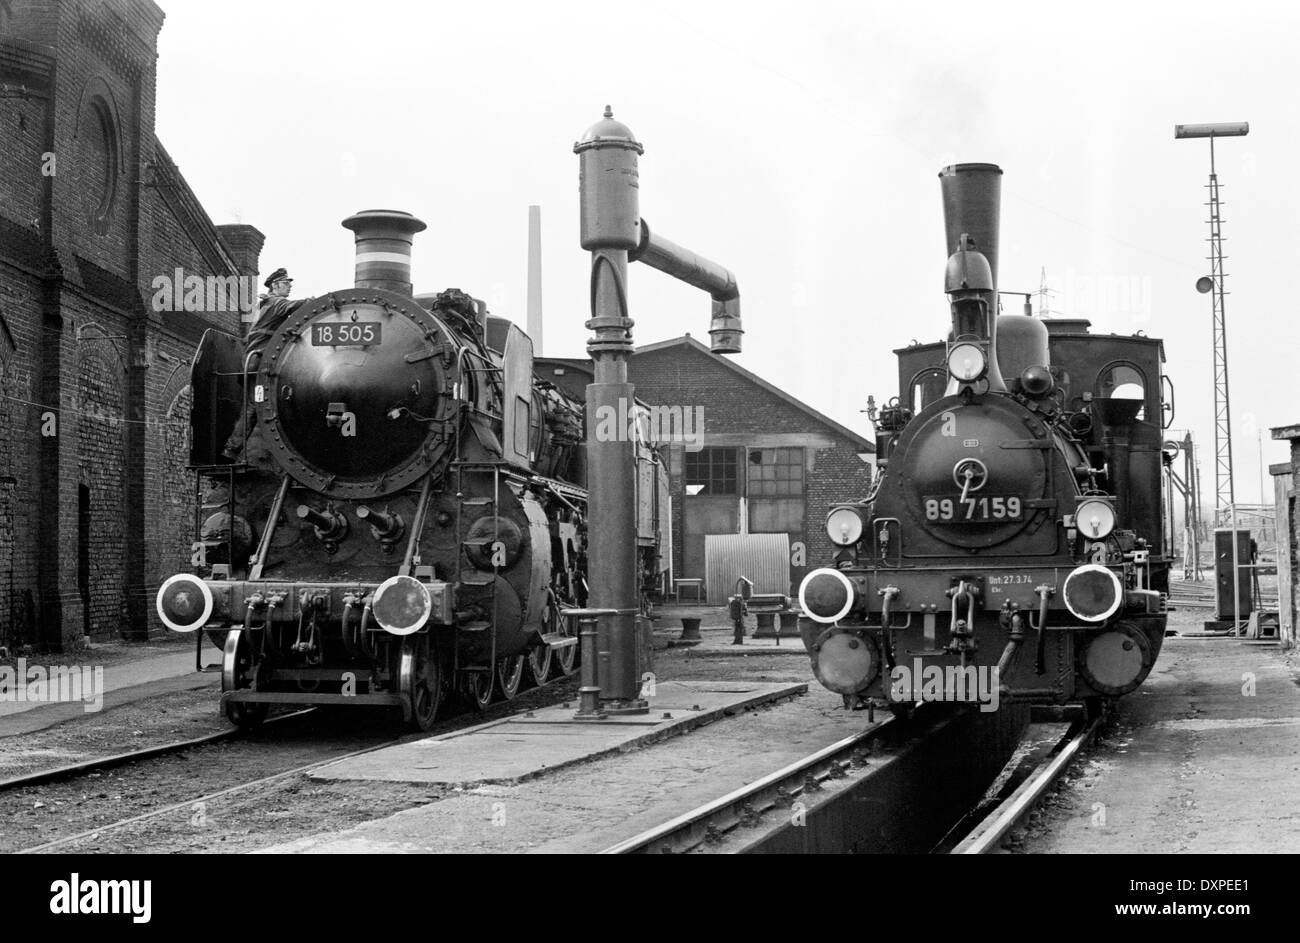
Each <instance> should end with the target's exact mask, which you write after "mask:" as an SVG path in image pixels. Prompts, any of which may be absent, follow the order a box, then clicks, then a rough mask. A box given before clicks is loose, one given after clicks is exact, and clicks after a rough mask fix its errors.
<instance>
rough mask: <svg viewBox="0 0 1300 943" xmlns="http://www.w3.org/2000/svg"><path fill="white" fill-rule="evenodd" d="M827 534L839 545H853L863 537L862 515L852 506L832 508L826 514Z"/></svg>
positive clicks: (832, 541)
mask: <svg viewBox="0 0 1300 943" xmlns="http://www.w3.org/2000/svg"><path fill="white" fill-rule="evenodd" d="M826 536H827V537H829V538H830V539H831V543H833V544H835V545H836V546H837V547H851V546H853V545H854V544H855V543H857V542H858V540H859V539H860V538H861V537H862V516H861V515H860V514H858V512H857V511H856V510H855V509H853V508H851V507H839V508H832V509H831V513H830V514H828V515H827V516H826Z"/></svg>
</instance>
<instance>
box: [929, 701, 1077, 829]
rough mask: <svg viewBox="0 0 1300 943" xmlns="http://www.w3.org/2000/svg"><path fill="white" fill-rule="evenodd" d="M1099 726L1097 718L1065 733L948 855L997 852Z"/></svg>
mask: <svg viewBox="0 0 1300 943" xmlns="http://www.w3.org/2000/svg"><path fill="white" fill-rule="evenodd" d="M1100 723H1101V719H1100V718H1094V719H1093V720H1091V721H1089V722H1086V723H1084V724H1082V726H1081V727H1079V729H1078V731H1077V732H1074V733H1073V734H1071V732H1070V731H1067V732H1066V734H1065V736H1064V737H1062V738H1061V742H1060V744H1059V745H1058V747H1057V748H1056V749H1055V750H1053V751H1052V754H1051V755H1050V756H1049V757H1047V758H1046V759H1044V760H1043V762H1042V763H1040V764H1039V765H1038V768H1037V769H1035V770H1034V772H1033V773H1032V774H1031V775H1030V776H1029V778H1028V779H1026V780H1025V781H1024V782H1022V783H1021V784H1020V785H1019V787H1017V788H1016V790H1015V791H1014V792H1013V793H1012V794H1011V795H1009V796H1008V797H1007V798H1006V799H1005V800H1004V801H1003V802H1001V803H999V804H998V806H997V808H996V809H994V810H993V811H992V812H990V813H989V814H988V815H987V816H986V817H985V818H984V819H983V820H982V821H981V822H980V823H979V824H978V825H976V826H975V827H974V828H973V829H971V831H970V833H969V834H967V836H966V837H965V838H963V839H962V840H961V841H960V842H958V843H957V844H956V845H955V846H954V847H953V849H952V851H950V852H949V854H953V855H983V854H988V853H989V852H990V851H992V850H993V849H994V848H996V847H997V845H998V842H1000V841H1001V840H1002V839H1003V837H1005V836H1006V834H1007V832H1009V831H1011V829H1012V828H1014V827H1015V825H1016V823H1017V822H1019V821H1020V820H1021V819H1022V818H1024V817H1025V814H1026V813H1027V812H1029V810H1030V809H1031V808H1033V806H1034V804H1035V803H1037V802H1038V800H1039V799H1041V798H1042V796H1043V793H1045V792H1046V791H1047V789H1048V787H1050V786H1051V785H1052V784H1053V783H1055V782H1056V781H1057V780H1058V779H1059V778H1060V776H1061V774H1062V773H1064V772H1065V770H1066V767H1068V766H1069V765H1070V762H1071V761H1072V760H1073V759H1074V758H1075V757H1076V756H1078V754H1079V751H1080V750H1082V749H1083V747H1084V746H1085V745H1086V744H1087V743H1088V741H1090V740H1091V739H1092V737H1093V735H1094V734H1095V733H1096V732H1097V727H1098V725H1099V724H1100ZM1067 738H1068V739H1067Z"/></svg>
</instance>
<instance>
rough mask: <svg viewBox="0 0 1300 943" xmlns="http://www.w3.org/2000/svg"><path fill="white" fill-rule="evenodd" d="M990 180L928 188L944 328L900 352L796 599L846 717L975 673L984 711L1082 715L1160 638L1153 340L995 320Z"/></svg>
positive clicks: (1120, 683) (990, 169)
mask: <svg viewBox="0 0 1300 943" xmlns="http://www.w3.org/2000/svg"><path fill="white" fill-rule="evenodd" d="M1001 176H1002V171H1001V169H1000V168H998V167H997V166H995V165H992V164H958V165H955V166H951V167H947V168H945V169H944V170H943V171H942V172H941V173H940V181H941V185H942V195H943V209H944V222H945V230H946V239H947V250H948V253H949V257H948V263H947V268H946V271H945V276H944V277H945V291H946V293H947V295H948V299H949V303H950V308H951V320H952V323H951V332H950V334H949V336H948V339H947V341H946V342H942V343H932V344H916V343H915V342H914V343H913V346H910V347H907V348H903V349H899V350H896V351H895V354H896V355H897V357H898V363H899V395H898V397H897V398H895V399H892V400H891V401H890V402H889V403H888V404H887V405H886V406H885V407H884V408H882V409H880V410H878V411H875V410H873V416H872V418H873V420H874V425H875V433H876V440H877V452H876V454H877V462H878V467H879V468H880V470H881V473H880V474H879V476H878V477H877V479H876V481H875V482H874V484H873V487H872V490H871V493H870V494H868V495H866V496H865V497H864V498H863V499H861V500H858V501H853V502H846V503H843V504H837V505H834V506H833V507H832V508H831V509H830V512H829V515H828V517H827V525H826V526H827V532H828V534H829V536H830V539H831V541H832V543H833V544H835V545H836V546H838V547H839V548H841V549H840V550H839V551H838V552H837V553H836V554H835V557H834V559H833V560H832V561H829V563H830V565H828V566H824V567H822V568H819V569H817V570H814V571H813V572H811V573H809V574H808V575H807V576H806V577H805V578H804V580H803V582H802V584H801V585H800V588H799V601H800V604H801V606H802V608H803V612H804V617H803V618H801V620H800V630H801V635H802V636H803V640H804V643H805V645H806V646H807V648H808V651H809V653H810V655H811V658H812V667H813V671H814V673H815V675H816V677H817V679H818V681H819V682H820V683H821V684H822V685H824V686H825V687H826V688H828V689H830V690H831V691H834V692H836V693H839V694H841V695H843V697H844V701H845V704H846V706H849V707H860V706H864V705H870V706H875V705H881V706H885V705H887V706H889V707H891V708H892V709H894V710H895V711H896V712H898V713H909V712H910V710H911V709H912V708H913V707H914V706H915V704H916V703H918V702H921V701H925V700H949V701H972V700H977V699H980V700H983V698H981V697H977V691H978V689H979V687H980V683H979V673H980V672H983V673H984V674H985V675H986V676H987V677H989V678H991V679H992V681H993V684H994V685H995V689H994V690H995V694H994V696H998V695H1000V696H1002V697H1008V696H1009V697H1011V698H1016V699H1022V700H1027V701H1030V702H1066V701H1084V702H1085V703H1087V704H1088V705H1089V706H1090V707H1092V708H1094V709H1096V708H1098V707H1100V705H1101V703H1102V701H1103V699H1105V698H1108V697H1116V696H1119V695H1123V694H1127V693H1129V692H1131V691H1133V690H1135V689H1136V688H1137V687H1138V686H1139V685H1140V684H1141V683H1142V682H1143V680H1144V679H1145V678H1146V676H1147V674H1148V672H1149V671H1150V670H1151V667H1152V665H1153V664H1154V663H1155V660H1156V657H1157V655H1158V654H1159V652H1160V647H1161V644H1162V642H1163V640H1164V635H1165V621H1166V610H1165V600H1166V599H1167V596H1168V579H1169V565H1170V560H1169V557H1168V555H1167V548H1166V546H1165V535H1164V533H1163V517H1162V510H1161V468H1162V452H1161V424H1162V420H1164V421H1165V422H1164V424H1165V425H1166V426H1167V425H1168V422H1170V421H1172V385H1170V384H1169V382H1168V379H1167V378H1166V377H1165V376H1164V375H1163V374H1162V364H1163V362H1164V351H1163V345H1162V343H1161V342H1160V341H1159V340H1157V339H1154V338H1149V337H1145V336H1143V335H1142V334H1141V333H1139V334H1137V335H1134V336H1132V337H1121V336H1117V335H1113V334H1112V335H1101V334H1093V333H1090V332H1089V331H1088V327H1089V323H1088V322H1087V321H1085V320H1080V319H1068V320H1067V319H1056V320H1043V319H1038V318H1034V317H1032V316H1030V315H1029V314H1028V312H1026V314H1023V315H1022V314H1005V315H1002V314H999V313H998V302H997V299H998V295H997V261H998V256H997V250H998V241H997V240H998V214H999V199H1000V189H1001ZM1166 389H1167V390H1168V391H1169V403H1168V404H1167V403H1166V401H1165V392H1166Z"/></svg>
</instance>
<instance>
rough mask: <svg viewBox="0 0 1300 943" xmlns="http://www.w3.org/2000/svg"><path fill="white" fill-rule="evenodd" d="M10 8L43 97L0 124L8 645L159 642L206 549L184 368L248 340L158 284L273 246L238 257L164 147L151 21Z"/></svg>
mask: <svg viewBox="0 0 1300 943" xmlns="http://www.w3.org/2000/svg"><path fill="white" fill-rule="evenodd" d="M11 9H12V18H11V20H10V22H9V23H8V24H7V29H6V30H5V31H4V32H3V33H0V81H2V82H4V83H5V84H6V85H9V86H21V87H23V88H25V89H27V90H28V91H27V94H25V95H24V96H22V97H18V98H11V99H6V100H5V102H4V103H3V104H4V107H3V108H0V133H3V138H4V141H5V144H4V147H2V148H0V318H3V320H4V329H0V644H22V643H29V644H43V645H45V646H47V647H50V648H58V647H60V646H66V645H68V644H71V643H74V642H75V640H76V639H78V638H80V636H81V635H82V634H83V631H84V630H85V629H86V628H88V629H89V631H90V632H91V634H92V635H99V636H109V635H116V634H119V633H122V634H127V633H132V634H136V635H139V634H141V633H143V632H145V631H147V630H152V629H159V627H158V626H157V624H156V616H154V615H153V605H152V597H153V593H154V591H155V590H156V588H157V585H158V584H159V583H160V582H161V581H162V579H164V578H165V577H166V576H168V575H170V574H171V573H174V572H176V571H177V570H178V569H181V568H184V567H186V566H187V565H188V560H189V545H190V540H191V539H192V534H191V531H192V527H193V503H192V495H193V483H192V481H191V480H190V475H189V473H188V472H186V471H185V468H184V465H185V463H186V461H187V460H188V418H189V392H188V381H189V371H188V364H189V362H190V360H191V359H192V357H193V354H194V348H195V345H196V343H197V341H198V339H199V337H201V335H202V333H203V330H204V329H205V328H207V327H210V326H216V327H220V328H222V329H224V330H228V331H231V332H234V333H238V332H239V331H240V330H241V327H240V321H239V313H238V311H237V310H235V305H234V304H233V303H231V304H230V305H228V306H224V310H219V311H208V312H192V313H186V312H158V311H153V310H151V305H150V302H151V300H152V297H153V294H154V292H153V287H152V286H153V279H154V277H155V276H157V275H162V274H165V275H167V276H169V277H170V276H172V275H173V274H174V273H175V270H176V269H177V268H180V269H182V270H183V273H184V274H185V275H200V276H203V275H218V276H230V275H237V274H241V273H243V274H251V273H255V272H256V270H257V255H258V252H259V251H260V248H261V239H262V237H261V234H260V233H259V232H257V230H256V229H254V228H253V227H250V226H233V227H229V228H227V230H226V231H227V233H228V235H229V236H230V238H231V241H232V243H233V245H232V246H227V245H226V244H225V243H224V242H223V240H222V237H221V234H220V233H219V232H218V230H217V228H216V227H215V226H214V225H213V224H212V221H211V219H210V218H209V217H208V216H207V214H206V213H205V212H204V210H203V208H202V205H201V204H200V203H199V201H198V199H197V197H196V196H195V195H194V194H193V193H192V192H191V191H190V189H189V187H188V185H187V184H186V183H185V181H184V179H183V178H182V177H181V176H180V174H179V172H178V171H177V170H176V168H175V165H174V164H172V162H171V160H170V158H169V157H168V156H167V154H166V152H165V150H163V148H162V146H161V145H160V144H159V143H158V142H157V140H156V139H155V137H154V133H153V121H154V95H155V92H154V83H155V78H156V55H157V36H158V31H159V29H160V28H161V25H162V18H163V15H162V11H161V10H160V9H159V8H158V7H157V5H156V4H154V3H152V2H151V0H16V2H13V3H11ZM47 153H53V154H54V155H55V161H54V164H53V165H52V168H51V165H50V164H49V163H48V161H44V160H43V155H45V154H47ZM43 167H45V168H46V170H47V171H48V170H49V169H53V170H54V173H53V175H52V176H51V175H49V174H48V173H44V174H43V173H42V168H43ZM141 180H144V181H147V184H146V185H141V183H140V181H141ZM232 302H233V299H232ZM5 329H7V330H5ZM7 337H8V338H11V343H10V344H9V346H8V347H6V338H7ZM47 412H51V413H54V414H55V415H56V417H57V418H56V421H57V433H58V434H57V435H54V436H47V435H42V431H43V424H42V416H43V414H46V413H47ZM44 431H50V429H49V428H48V426H47V427H46V428H45V429H44ZM82 486H84V487H85V488H87V489H88V492H89V499H90V501H89V515H88V517H87V518H86V520H85V521H79V514H78V508H79V498H78V489H79V488H80V487H82ZM79 541H80V543H79ZM82 550H84V551H87V552H86V553H85V556H86V557H88V567H87V568H86V572H85V573H84V574H83V576H84V577H85V578H86V580H87V582H88V585H89V598H90V605H89V607H88V608H86V611H85V612H84V613H83V606H82V602H81V594H80V592H79V587H78V574H79V564H80V563H81V560H80V559H79V558H80V557H81V556H82V554H81V553H79V551H82Z"/></svg>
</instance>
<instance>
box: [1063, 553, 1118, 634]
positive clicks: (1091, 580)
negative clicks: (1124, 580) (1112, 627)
mask: <svg viewBox="0 0 1300 943" xmlns="http://www.w3.org/2000/svg"><path fill="white" fill-rule="evenodd" d="M1061 595H1062V596H1063V597H1064V598H1065V607H1066V608H1067V609H1069V610H1070V612H1072V613H1074V615H1075V616H1076V617H1077V618H1079V619H1082V620H1083V621H1085V622H1101V621H1102V620H1104V619H1109V618H1110V617H1111V616H1112V615H1114V614H1115V610H1116V609H1118V608H1119V606H1120V603H1122V602H1123V601H1124V587H1123V586H1121V585H1120V582H1119V577H1118V576H1116V575H1115V574H1114V573H1113V572H1111V571H1110V570H1108V569H1106V567H1104V566H1102V565H1100V564H1098V563H1087V564H1084V565H1083V566H1081V567H1076V568H1075V569H1074V570H1073V571H1072V572H1071V573H1070V575H1069V576H1067V577H1066V578H1065V586H1064V587H1063V588H1062V591H1061Z"/></svg>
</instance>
